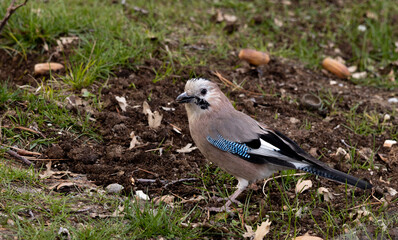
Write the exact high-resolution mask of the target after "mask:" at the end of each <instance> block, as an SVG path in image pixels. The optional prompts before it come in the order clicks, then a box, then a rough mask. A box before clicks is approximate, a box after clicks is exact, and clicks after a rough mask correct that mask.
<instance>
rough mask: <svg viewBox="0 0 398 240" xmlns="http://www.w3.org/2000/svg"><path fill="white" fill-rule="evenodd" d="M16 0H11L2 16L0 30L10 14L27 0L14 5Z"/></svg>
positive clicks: (26, 0)
mask: <svg viewBox="0 0 398 240" xmlns="http://www.w3.org/2000/svg"><path fill="white" fill-rule="evenodd" d="M15 1H16V0H12V2H11V4H10V6H9V7H8V8H7V12H6V15H5V16H4V18H3V20H1V22H0V32H1V30H3V28H4V26H5V25H6V23H7V21H8V19H9V18H10V17H11V15H12V14H13V13H14V12H15V11H16V10H17V9H18V8H20V7H22V6H24V5H25V4H26V3H27V2H28V0H25V1H24V2H23V3H21V4H19V5H17V6H14V4H15Z"/></svg>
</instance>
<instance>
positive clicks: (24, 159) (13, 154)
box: [0, 146, 34, 166]
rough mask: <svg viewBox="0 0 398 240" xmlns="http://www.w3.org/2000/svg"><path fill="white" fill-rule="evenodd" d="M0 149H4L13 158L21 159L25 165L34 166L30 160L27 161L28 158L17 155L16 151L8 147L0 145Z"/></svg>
mask: <svg viewBox="0 0 398 240" xmlns="http://www.w3.org/2000/svg"><path fill="white" fill-rule="evenodd" d="M0 149H5V150H6V153H8V154H10V155H11V156H13V157H15V158H17V159H19V160H21V161H22V162H24V163H25V164H27V165H29V166H34V164H33V163H32V162H31V161H29V160H28V159H26V158H24V157H22V156H21V155H19V154H18V153H16V152H14V151H12V150H10V149H7V148H5V147H2V146H0Z"/></svg>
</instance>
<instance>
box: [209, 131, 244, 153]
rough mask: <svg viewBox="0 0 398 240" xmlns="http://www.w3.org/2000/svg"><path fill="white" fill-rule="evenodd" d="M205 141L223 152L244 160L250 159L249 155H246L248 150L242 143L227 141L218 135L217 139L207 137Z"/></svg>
mask: <svg viewBox="0 0 398 240" xmlns="http://www.w3.org/2000/svg"><path fill="white" fill-rule="evenodd" d="M207 141H209V143H211V144H212V145H213V146H215V147H216V148H218V149H220V150H222V151H224V152H229V153H232V154H235V155H239V156H240V157H244V158H250V155H249V154H248V152H249V148H248V147H247V145H246V144H244V143H237V142H232V141H229V140H227V139H225V138H223V137H222V136H221V135H218V136H217V139H214V138H212V137H210V136H207Z"/></svg>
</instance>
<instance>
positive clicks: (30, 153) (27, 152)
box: [0, 143, 41, 156]
mask: <svg viewBox="0 0 398 240" xmlns="http://www.w3.org/2000/svg"><path fill="white" fill-rule="evenodd" d="M0 145H2V146H4V147H8V148H12V149H14V150H17V153H18V154H19V155H23V156H27V155H28V156H30V155H37V156H40V155H41V153H38V152H31V151H28V150H25V149H21V148H17V147H13V146H8V145H5V144H1V143H0Z"/></svg>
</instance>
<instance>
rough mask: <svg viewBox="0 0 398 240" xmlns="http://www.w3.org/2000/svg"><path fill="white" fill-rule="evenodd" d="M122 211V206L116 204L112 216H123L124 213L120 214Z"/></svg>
mask: <svg viewBox="0 0 398 240" xmlns="http://www.w3.org/2000/svg"><path fill="white" fill-rule="evenodd" d="M123 211H124V206H121V205H120V206H118V207H117V208H116V210H115V211H114V212H113V213H112V217H124V214H120V213H121V212H123Z"/></svg>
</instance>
